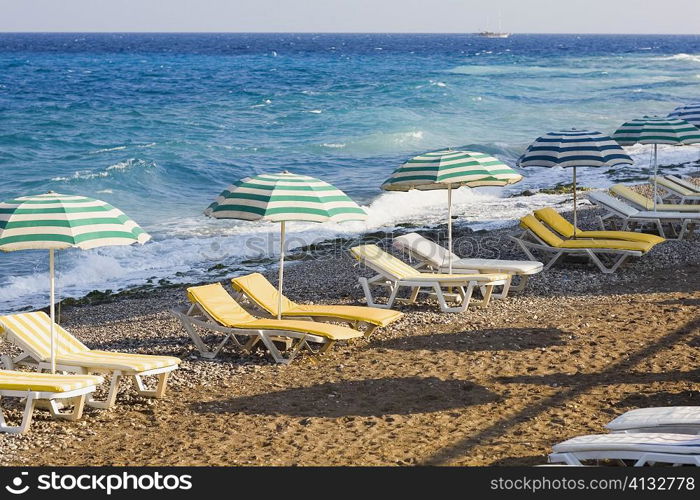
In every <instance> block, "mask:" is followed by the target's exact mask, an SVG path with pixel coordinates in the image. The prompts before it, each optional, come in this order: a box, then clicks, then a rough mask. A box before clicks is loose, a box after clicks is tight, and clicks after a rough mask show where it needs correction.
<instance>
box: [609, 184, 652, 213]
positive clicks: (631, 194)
mask: <svg viewBox="0 0 700 500" xmlns="http://www.w3.org/2000/svg"><path fill="white" fill-rule="evenodd" d="M610 191H612V192H613V193H615V194H616V195H618V196H620V197H622V198H624V199H626V200H629V201H631V202H632V203H633V204H635V205H637V206H640V207H642V208H644V210H653V209H654V202H653V201H652V200H650V199H649V198H647V197H646V196H644V195H641V194H639V193H637V192H636V191H632V190H631V189H630V188H628V187H627V186H625V185H623V184H615V185H614V186H613V187H611V188H610Z"/></svg>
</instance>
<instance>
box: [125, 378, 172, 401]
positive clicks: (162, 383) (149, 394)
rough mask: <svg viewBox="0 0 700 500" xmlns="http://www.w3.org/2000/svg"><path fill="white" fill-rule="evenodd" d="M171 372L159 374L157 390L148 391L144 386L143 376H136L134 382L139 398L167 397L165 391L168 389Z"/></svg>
mask: <svg viewBox="0 0 700 500" xmlns="http://www.w3.org/2000/svg"><path fill="white" fill-rule="evenodd" d="M169 375H170V372H165V373H159V374H158V384H157V385H156V388H155V389H147V388H146V386H145V385H144V384H143V379H142V378H141V375H134V376H133V380H134V384H135V385H136V392H137V393H138V395H139V396H143V397H146V398H155V399H160V398H162V397H163V396H164V395H165V389H166V388H167V387H168V376H169Z"/></svg>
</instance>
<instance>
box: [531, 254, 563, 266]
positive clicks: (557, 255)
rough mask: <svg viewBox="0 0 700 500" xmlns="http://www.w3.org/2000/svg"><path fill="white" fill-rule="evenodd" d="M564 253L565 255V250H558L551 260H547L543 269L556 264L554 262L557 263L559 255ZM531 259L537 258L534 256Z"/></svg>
mask: <svg viewBox="0 0 700 500" xmlns="http://www.w3.org/2000/svg"><path fill="white" fill-rule="evenodd" d="M562 255H564V252H563V251H561V250H560V251H559V252H557V253H556V254H555V255H554V257H552V258H551V260H550V261H549V262H547V265H545V266H544V269H543V271H547V270H548V269H549V268H550V267H552V266H553V265H554V263H555V262H556V261H558V260H559V257H561V256H562ZM531 260H535V259H534V258H533V259H531Z"/></svg>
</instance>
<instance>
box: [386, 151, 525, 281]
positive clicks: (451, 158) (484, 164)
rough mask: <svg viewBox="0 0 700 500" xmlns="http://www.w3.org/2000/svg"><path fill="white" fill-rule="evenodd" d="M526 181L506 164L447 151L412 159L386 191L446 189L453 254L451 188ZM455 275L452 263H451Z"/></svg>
mask: <svg viewBox="0 0 700 500" xmlns="http://www.w3.org/2000/svg"><path fill="white" fill-rule="evenodd" d="M522 178H523V176H522V175H520V174H519V173H518V172H516V171H515V170H513V169H512V168H510V167H509V166H508V165H506V164H505V163H503V162H501V161H500V160H498V159H496V158H494V157H493V156H489V155H487V154H485V153H479V152H477V151H457V150H452V149H445V150H442V151H434V152H432V153H424V154H422V155H419V156H416V157H414V158H411V159H410V160H408V161H407V162H406V163H404V164H403V165H401V166H400V167H399V168H397V169H396V170H394V172H393V173H392V174H391V177H389V178H388V179H387V180H386V181H384V184H382V189H383V190H385V191H410V190H411V189H418V190H422V191H429V190H435V189H447V246H448V248H449V250H450V252H452V188H456V189H458V188H460V187H462V186H468V187H478V186H506V185H508V184H515V183H516V182H518V181H520V180H521V179H522ZM449 271H450V273H452V261H450V268H449Z"/></svg>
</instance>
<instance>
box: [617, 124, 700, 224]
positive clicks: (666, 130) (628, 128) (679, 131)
mask: <svg viewBox="0 0 700 500" xmlns="http://www.w3.org/2000/svg"><path fill="white" fill-rule="evenodd" d="M613 139H615V140H616V141H617V142H618V143H619V144H620V145H621V146H632V145H633V144H653V145H654V156H653V164H654V210H656V192H657V183H656V173H657V170H658V146H659V144H672V145H674V146H683V145H686V144H696V143H700V129H698V128H697V127H696V126H695V125H693V124H691V123H688V122H687V121H685V120H681V119H680V118H665V117H661V116H645V117H643V118H637V119H635V120H632V121H629V122H626V123H623V124H622V126H620V128H618V129H617V130H616V131H615V133H614V134H613Z"/></svg>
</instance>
